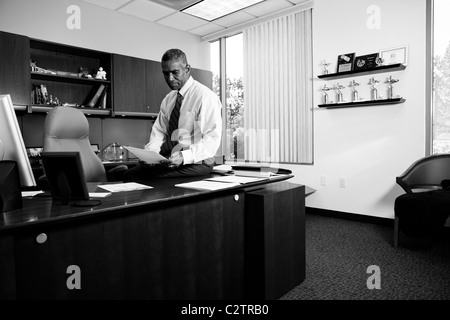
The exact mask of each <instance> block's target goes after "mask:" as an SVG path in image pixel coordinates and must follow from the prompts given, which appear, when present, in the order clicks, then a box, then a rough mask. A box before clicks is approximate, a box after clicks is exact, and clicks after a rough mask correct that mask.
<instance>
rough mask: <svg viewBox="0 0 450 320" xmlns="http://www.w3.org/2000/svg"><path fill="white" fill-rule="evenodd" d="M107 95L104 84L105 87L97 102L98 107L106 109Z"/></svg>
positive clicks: (106, 88) (106, 87)
mask: <svg viewBox="0 0 450 320" xmlns="http://www.w3.org/2000/svg"><path fill="white" fill-rule="evenodd" d="M107 95H108V86H107V85H105V88H104V89H103V92H102V95H101V97H100V102H99V103H98V107H99V108H100V109H106V98H107Z"/></svg>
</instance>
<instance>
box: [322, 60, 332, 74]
mask: <svg viewBox="0 0 450 320" xmlns="http://www.w3.org/2000/svg"><path fill="white" fill-rule="evenodd" d="M330 64H331V62H327V61H326V60H323V61H322V65H323V74H328V69H327V67H328V66H329V65H330Z"/></svg>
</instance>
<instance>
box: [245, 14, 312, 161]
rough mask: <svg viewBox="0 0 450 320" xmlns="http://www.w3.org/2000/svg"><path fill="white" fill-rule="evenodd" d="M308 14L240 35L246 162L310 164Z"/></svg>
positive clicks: (310, 57) (293, 15)
mask: <svg viewBox="0 0 450 320" xmlns="http://www.w3.org/2000/svg"><path fill="white" fill-rule="evenodd" d="M311 16H312V10H311V9H308V10H305V11H302V12H298V13H294V14H290V15H286V16H283V17H280V18H277V19H274V20H271V21H267V22H264V23H261V24H259V25H255V26H252V27H249V28H247V29H245V30H244V31H243V38H244V97H245V98H244V104H245V107H244V126H245V133H246V135H245V142H244V144H245V158H246V160H249V161H261V162H270V163H280V162H281V163H312V162H313V103H312V96H313V84H312V23H311V22H312V21H311Z"/></svg>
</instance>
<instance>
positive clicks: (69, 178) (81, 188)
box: [41, 151, 101, 206]
mask: <svg viewBox="0 0 450 320" xmlns="http://www.w3.org/2000/svg"><path fill="white" fill-rule="evenodd" d="M41 158H42V165H43V167H44V173H45V175H46V177H47V179H48V183H49V187H50V193H51V195H52V198H53V199H54V200H60V201H61V203H62V204H69V203H70V202H71V201H74V200H75V201H76V200H78V201H76V202H75V203H74V205H80V206H94V205H99V204H100V203H101V201H99V200H90V199H89V192H88V188H87V184H86V180H85V178H84V170H83V164H82V162H81V157H80V153H79V152H78V151H58V152H57V151H54V152H53V151H52V152H50V151H48V152H41Z"/></svg>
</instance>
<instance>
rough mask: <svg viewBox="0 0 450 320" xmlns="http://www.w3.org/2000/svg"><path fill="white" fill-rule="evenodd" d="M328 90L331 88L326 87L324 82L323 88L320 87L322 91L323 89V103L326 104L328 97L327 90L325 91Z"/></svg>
mask: <svg viewBox="0 0 450 320" xmlns="http://www.w3.org/2000/svg"><path fill="white" fill-rule="evenodd" d="M330 90H331V88H330V87H327V85H326V84H324V85H323V88H322V91H323V104H328V103H329V102H330V99H329V97H328V92H327V91H330Z"/></svg>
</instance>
